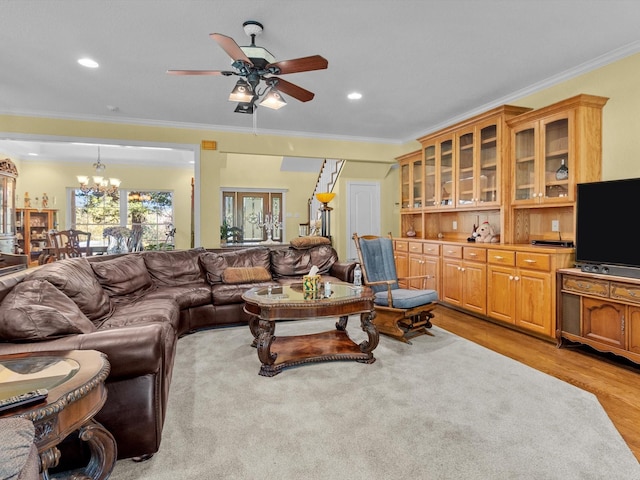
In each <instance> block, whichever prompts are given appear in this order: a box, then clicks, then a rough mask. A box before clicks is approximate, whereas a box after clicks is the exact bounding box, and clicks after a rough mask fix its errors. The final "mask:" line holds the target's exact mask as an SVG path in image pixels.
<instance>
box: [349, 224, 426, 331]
mask: <svg viewBox="0 0 640 480" xmlns="http://www.w3.org/2000/svg"><path fill="white" fill-rule="evenodd" d="M353 240H354V242H355V243H356V250H357V251H358V258H359V259H360V264H361V266H362V276H363V282H364V284H365V285H367V286H368V287H370V288H371V289H372V290H373V291H374V293H375V301H374V303H375V312H376V316H375V319H374V323H375V325H376V327H377V328H378V331H379V332H380V333H384V334H386V335H389V336H391V337H393V338H396V339H398V340H401V341H403V342H407V343H411V342H410V339H411V338H413V337H415V336H416V335H420V334H424V333H428V331H427V329H428V328H431V319H432V318H433V313H432V310H433V309H434V308H435V307H436V305H437V301H438V293H437V292H436V291H435V290H430V289H427V288H426V287H425V285H426V280H427V279H428V278H430V277H429V276H428V275H424V276H412V277H403V278H401V279H400V280H414V279H422V280H423V282H424V283H423V288H422V289H419V290H415V289H408V288H400V286H399V284H398V280H399V279H398V276H397V273H396V264H395V258H394V254H393V240H392V239H391V237H389V238H386V237H378V236H373V235H366V236H362V237H359V236H358V234H357V233H354V234H353Z"/></svg>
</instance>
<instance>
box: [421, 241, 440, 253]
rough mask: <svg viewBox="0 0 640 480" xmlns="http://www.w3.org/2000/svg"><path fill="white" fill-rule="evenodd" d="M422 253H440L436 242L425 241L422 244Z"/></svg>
mask: <svg viewBox="0 0 640 480" xmlns="http://www.w3.org/2000/svg"><path fill="white" fill-rule="evenodd" d="M422 253H424V254H425V255H438V256H439V255H440V245H439V244H437V243H425V244H424V245H422Z"/></svg>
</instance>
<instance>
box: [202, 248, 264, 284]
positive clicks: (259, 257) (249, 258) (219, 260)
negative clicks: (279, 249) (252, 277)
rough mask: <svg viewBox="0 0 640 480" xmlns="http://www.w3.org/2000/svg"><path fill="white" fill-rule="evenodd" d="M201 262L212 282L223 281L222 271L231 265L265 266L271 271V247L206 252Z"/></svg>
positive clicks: (208, 278) (208, 279) (209, 280)
mask: <svg viewBox="0 0 640 480" xmlns="http://www.w3.org/2000/svg"><path fill="white" fill-rule="evenodd" d="M200 264H201V265H202V268H204V271H205V272H206V274H207V281H208V282H209V283H210V284H214V283H222V273H223V272H224V271H225V270H226V269H227V268H229V267H264V268H265V270H267V271H268V272H269V271H270V266H271V261H270V258H269V249H268V248H265V247H254V248H242V249H239V250H232V251H230V252H222V253H215V252H204V253H201V254H200Z"/></svg>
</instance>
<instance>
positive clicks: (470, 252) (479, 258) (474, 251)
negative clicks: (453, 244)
mask: <svg viewBox="0 0 640 480" xmlns="http://www.w3.org/2000/svg"><path fill="white" fill-rule="evenodd" d="M462 257H463V258H464V259H465V260H474V261H476V262H486V261H487V249H486V248H478V247H464V248H463V249H462Z"/></svg>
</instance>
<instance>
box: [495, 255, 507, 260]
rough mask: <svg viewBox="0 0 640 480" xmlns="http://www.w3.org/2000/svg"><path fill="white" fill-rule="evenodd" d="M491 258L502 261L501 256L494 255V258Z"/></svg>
mask: <svg viewBox="0 0 640 480" xmlns="http://www.w3.org/2000/svg"><path fill="white" fill-rule="evenodd" d="M493 258H495V259H496V260H504V257H503V256H501V255H496V256H495V257H493Z"/></svg>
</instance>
